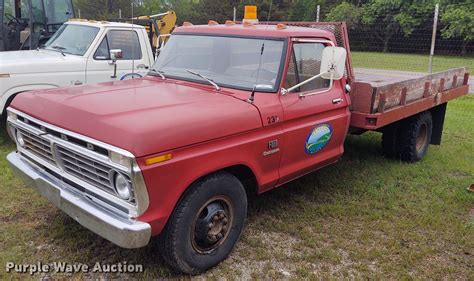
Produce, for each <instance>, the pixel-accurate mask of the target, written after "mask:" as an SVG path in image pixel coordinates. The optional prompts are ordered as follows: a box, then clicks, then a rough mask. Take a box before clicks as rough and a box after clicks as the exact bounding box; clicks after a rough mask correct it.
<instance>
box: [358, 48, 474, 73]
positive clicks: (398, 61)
mask: <svg viewBox="0 0 474 281" xmlns="http://www.w3.org/2000/svg"><path fill="white" fill-rule="evenodd" d="M351 54H352V62H353V64H354V67H361V68H376V69H387V70H401V71H414V72H428V62H429V56H428V55H419V54H415V55H412V54H396V53H387V54H384V53H376V52H352V53H351ZM461 66H466V67H468V68H469V69H471V70H474V56H466V57H460V56H457V57H455V56H441V55H435V56H434V58H433V72H438V71H442V70H447V69H450V68H456V67H461Z"/></svg>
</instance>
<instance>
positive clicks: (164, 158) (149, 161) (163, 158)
mask: <svg viewBox="0 0 474 281" xmlns="http://www.w3.org/2000/svg"><path fill="white" fill-rule="evenodd" d="M171 159H173V154H171V153H168V154H163V155H160V156H156V157H151V158H148V159H146V160H145V165H147V166H150V165H153V164H158V163H161V162H165V161H168V160H171Z"/></svg>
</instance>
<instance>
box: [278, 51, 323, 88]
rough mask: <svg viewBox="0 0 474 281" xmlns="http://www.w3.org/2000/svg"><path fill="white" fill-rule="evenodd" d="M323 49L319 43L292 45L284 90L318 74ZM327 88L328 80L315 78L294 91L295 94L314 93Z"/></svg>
mask: <svg viewBox="0 0 474 281" xmlns="http://www.w3.org/2000/svg"><path fill="white" fill-rule="evenodd" d="M323 49H324V45H323V44H321V43H295V44H294V45H293V51H292V54H291V59H290V63H289V66H288V72H287V75H286V81H285V88H290V87H292V86H294V85H296V84H298V83H301V82H303V81H305V80H307V79H309V78H311V77H313V76H315V75H318V74H319V72H320V68H321V57H322V54H323ZM328 87H329V80H325V79H322V78H317V79H315V80H313V81H311V82H309V83H307V84H305V85H303V86H301V87H300V88H298V89H296V91H295V92H306V91H314V90H318V89H324V88H328Z"/></svg>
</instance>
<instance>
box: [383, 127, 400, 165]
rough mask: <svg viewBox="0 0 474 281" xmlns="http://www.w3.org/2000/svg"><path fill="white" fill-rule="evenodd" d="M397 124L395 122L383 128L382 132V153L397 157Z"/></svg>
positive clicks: (398, 153)
mask: <svg viewBox="0 0 474 281" xmlns="http://www.w3.org/2000/svg"><path fill="white" fill-rule="evenodd" d="M398 128H399V124H398V123H395V124H393V125H390V126H388V127H387V128H385V129H384V131H383V133H382V151H383V154H384V155H385V156H387V157H390V158H396V157H399V155H400V152H399V145H400V144H399V136H398Z"/></svg>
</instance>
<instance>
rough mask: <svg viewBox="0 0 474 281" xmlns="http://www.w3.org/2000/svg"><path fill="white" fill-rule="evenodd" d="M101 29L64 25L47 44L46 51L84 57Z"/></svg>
mask: <svg viewBox="0 0 474 281" xmlns="http://www.w3.org/2000/svg"><path fill="white" fill-rule="evenodd" d="M99 30H100V29H99V28H97V27H93V26H85V25H74V24H64V25H63V26H61V28H60V29H59V30H58V31H57V32H56V33H55V34H54V36H53V37H51V39H49V40H48V42H46V44H45V46H44V47H45V49H47V50H52V51H58V52H62V53H64V54H71V55H78V56H83V55H84V54H85V53H86V51H87V50H88V49H89V47H90V45H91V44H92V42H93V41H94V39H95V37H96V36H97V33H99Z"/></svg>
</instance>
